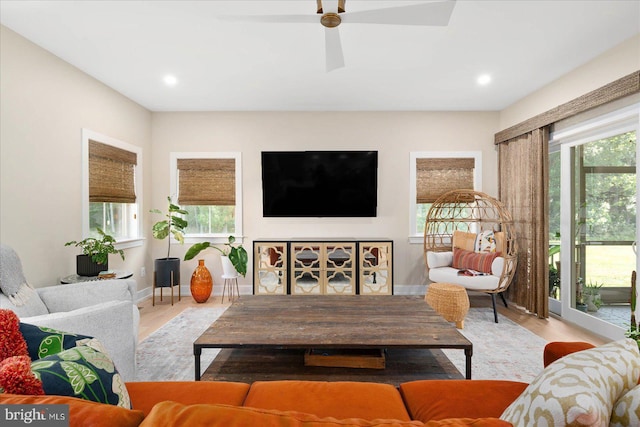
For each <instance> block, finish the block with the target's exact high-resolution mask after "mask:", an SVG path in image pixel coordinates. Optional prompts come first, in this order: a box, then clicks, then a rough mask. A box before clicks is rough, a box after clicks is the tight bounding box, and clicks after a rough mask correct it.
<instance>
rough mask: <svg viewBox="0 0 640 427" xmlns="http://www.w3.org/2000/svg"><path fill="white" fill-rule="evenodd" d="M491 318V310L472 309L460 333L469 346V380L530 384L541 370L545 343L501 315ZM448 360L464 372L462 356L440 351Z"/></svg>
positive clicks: (448, 351)
mask: <svg viewBox="0 0 640 427" xmlns="http://www.w3.org/2000/svg"><path fill="white" fill-rule="evenodd" d="M498 322H499V323H495V322H494V319H493V309H491V308H480V307H473V308H471V310H469V313H468V314H467V317H466V319H465V321H464V329H460V332H461V333H462V334H463V335H464V336H465V337H467V339H468V340H469V341H471V342H472V343H473V358H472V359H471V362H472V363H471V376H472V378H473V379H484V380H492V379H501V380H512V381H522V382H526V383H528V382H531V381H532V380H533V379H534V378H535V377H536V376H537V375H538V374H539V373H540V372H541V371H542V369H543V367H544V364H543V359H542V357H543V354H542V353H543V350H544V346H545V345H546V344H547V341H546V340H544V339H543V338H541V337H539V336H538V335H536V334H534V333H533V332H531V331H529V330H528V329H526V328H523V327H522V326H520V325H518V324H517V323H515V322H513V321H511V320H509V319H508V318H506V317H505V316H502V315H501V314H498ZM443 351H444V353H445V354H446V355H447V357H448V358H449V360H451V361H452V362H453V364H454V365H455V366H456V367H457V368H458V370H459V371H460V372H464V366H465V360H464V355H463V354H462V352H460V351H456V350H443Z"/></svg>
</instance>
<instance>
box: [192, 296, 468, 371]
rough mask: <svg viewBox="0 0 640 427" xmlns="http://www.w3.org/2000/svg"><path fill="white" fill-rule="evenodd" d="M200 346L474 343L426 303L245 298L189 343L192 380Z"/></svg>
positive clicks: (410, 299) (371, 298)
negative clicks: (192, 364)
mask: <svg viewBox="0 0 640 427" xmlns="http://www.w3.org/2000/svg"><path fill="white" fill-rule="evenodd" d="M205 348H256V349H270V350H273V351H274V352H275V351H277V350H278V349H354V350H357V349H361V350H364V349H445V348H454V349H461V350H464V354H465V357H466V366H465V368H466V372H465V377H466V378H467V379H471V357H472V355H473V344H472V343H471V342H470V341H469V340H468V339H466V338H465V337H464V335H462V334H461V333H460V332H459V331H458V330H457V329H456V328H455V326H453V325H452V324H450V323H448V322H446V321H445V320H444V319H442V317H440V315H439V314H437V313H436V312H435V311H434V310H433V309H431V307H429V306H428V305H427V303H426V302H425V301H424V298H423V297H419V296H403V295H380V296H378V295H376V296H368V295H339V296H338V295H336V296H308V295H281V296H280V295H265V296H262V295H248V296H244V295H243V296H242V297H241V298H240V299H238V300H236V301H235V302H234V303H233V304H232V305H231V307H229V308H228V309H227V310H226V311H225V312H224V313H223V314H222V316H220V317H219V318H218V319H217V320H216V321H215V322H214V323H213V324H212V325H211V326H210V327H209V328H208V329H207V330H206V331H205V332H204V333H203V334H202V335H201V336H200V337H199V338H198V339H197V340H196V341H195V342H194V343H193V354H194V356H195V379H196V381H199V380H200V376H201V366H200V356H201V354H202V350H203V349H205Z"/></svg>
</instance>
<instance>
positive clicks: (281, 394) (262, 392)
mask: <svg viewBox="0 0 640 427" xmlns="http://www.w3.org/2000/svg"><path fill="white" fill-rule="evenodd" d="M244 406H250V407H253V408H262V409H277V410H280V411H297V412H305V413H309V414H314V415H317V416H318V417H321V418H322V417H334V418H339V419H343V418H365V419H368V420H373V419H376V418H387V419H388V418H392V419H396V420H404V421H409V420H411V418H409V414H408V413H407V409H406V408H405V406H404V403H403V401H402V397H401V396H400V393H399V392H398V390H397V389H396V388H395V387H393V386H392V385H390V384H378V383H366V382H348V381H343V382H340V381H338V382H325V381H256V382H254V383H253V385H252V386H251V389H250V390H249V394H248V395H247V398H246V399H245V401H244ZM498 415H499V414H498Z"/></svg>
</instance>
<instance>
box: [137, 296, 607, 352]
mask: <svg viewBox="0 0 640 427" xmlns="http://www.w3.org/2000/svg"><path fill="white" fill-rule="evenodd" d="M470 300H471V306H472V307H491V298H490V297H489V296H487V295H472V296H470ZM173 302H174V303H173V305H171V300H170V297H168V296H167V295H166V293H165V295H164V296H163V301H162V302H160V301H159V296H158V295H156V305H155V306H153V305H152V301H151V298H149V299H147V300H144V301H142V302H139V303H138V307H139V308H140V333H139V338H140V340H143V339H145V338H146V337H148V336H149V335H150V334H152V333H153V332H154V331H156V330H157V329H159V328H160V327H161V326H162V325H164V324H165V323H167V322H168V321H169V320H171V319H173V318H174V317H175V316H177V315H178V314H180V313H181V312H182V311H183V310H184V309H186V308H187V307H196V306H197V307H203V306H210V307H215V306H220V305H221V304H222V303H221V302H220V296H215V297H213V298H209V301H207V302H206V303H204V304H198V303H196V302H195V301H194V300H193V298H191V296H187V295H183V296H182V298H181V300H180V301H178V299H177V297H174V301H173ZM224 305H229V303H228V302H227V301H226V298H225V303H224ZM498 312H499V313H500V314H502V315H503V316H505V317H507V318H509V319H511V320H512V321H514V322H515V323H518V324H519V325H521V326H523V327H525V328H527V329H529V330H530V331H531V332H533V333H534V334H536V335H538V336H540V337H542V338H544V339H545V340H547V341H586V342H590V343H592V344H594V345H601V344H605V343H607V342H609V341H610V340H609V339H606V338H603V337H601V336H598V335H595V334H593V333H591V332H590V331H588V330H586V329H584V328H581V327H579V326H577V325H574V324H572V323H569V322H566V321H563V320H561V319H559V318H556V317H550V318H549V319H538V318H537V317H536V316H532V315H531V314H528V313H526V312H525V311H524V310H522V309H521V308H519V307H516V306H514V305H513V304H509V308H505V307H504V305H503V304H502V302H501V301H500V298H498Z"/></svg>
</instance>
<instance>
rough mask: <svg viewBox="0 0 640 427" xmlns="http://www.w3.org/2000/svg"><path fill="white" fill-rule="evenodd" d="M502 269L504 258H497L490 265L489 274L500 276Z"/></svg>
mask: <svg viewBox="0 0 640 427" xmlns="http://www.w3.org/2000/svg"><path fill="white" fill-rule="evenodd" d="M503 268H504V258H503V257H501V256H497V257H496V259H494V260H493V262H492V263H491V274H493V275H494V276H502V269H503Z"/></svg>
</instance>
